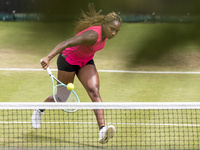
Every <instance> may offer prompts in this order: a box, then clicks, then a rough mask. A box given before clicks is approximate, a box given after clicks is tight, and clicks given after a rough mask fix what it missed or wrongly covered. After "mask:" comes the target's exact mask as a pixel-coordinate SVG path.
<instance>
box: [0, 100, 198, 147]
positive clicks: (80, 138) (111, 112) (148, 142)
mask: <svg viewBox="0 0 200 150" xmlns="http://www.w3.org/2000/svg"><path fill="white" fill-rule="evenodd" d="M69 108H70V109H74V108H78V109H79V110H78V111H77V112H74V113H67V112H64V111H62V110H61V109H69ZM33 109H46V110H45V114H44V115H43V116H42V119H41V126H40V128H39V129H34V128H33V127H32V125H31V116H32V114H33ZM94 109H104V116H105V121H106V125H113V126H115V129H116V134H115V136H114V137H113V138H112V139H111V140H110V141H109V142H108V143H106V144H100V143H98V139H99V129H98V125H97V121H96V117H95V115H94V112H93V110H94ZM0 111H1V113H0V149H5V150H6V149H8V150H10V149H28V150H29V149H31V150H35V149H37V150H40V149H47V150H51V149H52V150H53V149H56V150H57V149H60V150H62V149H200V136H199V134H200V103H155V102H153V103H0Z"/></svg>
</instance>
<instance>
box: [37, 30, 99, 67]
mask: <svg viewBox="0 0 200 150" xmlns="http://www.w3.org/2000/svg"><path fill="white" fill-rule="evenodd" d="M97 39H98V33H97V32H95V31H93V30H88V31H86V32H83V33H82V34H80V35H77V36H74V37H72V38H70V39H67V40H66V41H63V42H61V43H60V44H58V45H57V46H56V47H55V48H54V49H53V50H52V51H51V52H50V53H49V54H48V55H47V56H46V57H44V58H43V61H42V63H41V65H42V67H43V68H44V69H46V68H47V67H48V66H49V62H50V60H51V59H52V58H54V57H55V56H56V55H57V54H59V53H61V52H62V51H63V50H65V49H66V48H67V47H74V46H78V45H82V44H88V45H93V44H94V43H96V41H97Z"/></svg>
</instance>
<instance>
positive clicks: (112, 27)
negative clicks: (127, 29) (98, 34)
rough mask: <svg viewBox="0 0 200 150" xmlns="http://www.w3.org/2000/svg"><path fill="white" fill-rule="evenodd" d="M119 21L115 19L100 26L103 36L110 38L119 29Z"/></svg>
mask: <svg viewBox="0 0 200 150" xmlns="http://www.w3.org/2000/svg"><path fill="white" fill-rule="evenodd" d="M120 27H121V23H120V22H119V21H117V20H114V21H112V22H110V23H107V24H105V25H103V26H102V31H103V37H104V38H108V39H111V38H113V37H114V36H115V35H117V33H118V31H119V30H120Z"/></svg>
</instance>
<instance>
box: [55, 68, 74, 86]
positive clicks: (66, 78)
mask: <svg viewBox="0 0 200 150" xmlns="http://www.w3.org/2000/svg"><path fill="white" fill-rule="evenodd" d="M75 73H76V72H67V71H61V70H58V80H60V81H61V82H62V83H64V84H66V85H67V84H68V83H73V82H74V76H75Z"/></svg>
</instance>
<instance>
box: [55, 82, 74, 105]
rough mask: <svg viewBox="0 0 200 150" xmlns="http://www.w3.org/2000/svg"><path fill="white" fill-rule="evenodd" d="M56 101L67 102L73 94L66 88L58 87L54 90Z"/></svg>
mask: <svg viewBox="0 0 200 150" xmlns="http://www.w3.org/2000/svg"><path fill="white" fill-rule="evenodd" d="M54 92H55V93H56V94H55V99H56V101H57V102H66V101H67V100H68V98H69V96H70V94H71V91H69V90H68V89H67V88H66V87H65V86H59V85H57V86H56V88H55V89H54Z"/></svg>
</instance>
